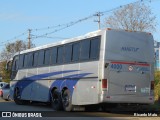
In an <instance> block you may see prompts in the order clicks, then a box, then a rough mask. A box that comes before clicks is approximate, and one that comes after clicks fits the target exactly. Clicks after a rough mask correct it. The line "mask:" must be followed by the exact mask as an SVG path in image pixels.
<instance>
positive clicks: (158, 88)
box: [154, 71, 160, 100]
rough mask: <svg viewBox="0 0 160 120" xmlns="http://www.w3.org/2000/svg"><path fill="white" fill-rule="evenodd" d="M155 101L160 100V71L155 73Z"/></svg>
mask: <svg viewBox="0 0 160 120" xmlns="http://www.w3.org/2000/svg"><path fill="white" fill-rule="evenodd" d="M154 80H155V82H154V83H155V91H154V93H155V100H158V99H160V71H155V78H154Z"/></svg>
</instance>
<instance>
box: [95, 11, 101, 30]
mask: <svg viewBox="0 0 160 120" xmlns="http://www.w3.org/2000/svg"><path fill="white" fill-rule="evenodd" d="M102 15H103V13H101V12H97V13H96V14H95V15H94V16H97V17H98V20H96V21H95V22H98V29H99V30H100V29H101V16H102Z"/></svg>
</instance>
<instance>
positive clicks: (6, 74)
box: [0, 61, 10, 82]
mask: <svg viewBox="0 0 160 120" xmlns="http://www.w3.org/2000/svg"><path fill="white" fill-rule="evenodd" d="M6 63H7V61H3V62H0V75H1V77H2V79H3V82H9V80H10V71H7V70H6V69H5V66H6Z"/></svg>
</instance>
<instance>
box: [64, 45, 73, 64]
mask: <svg viewBox="0 0 160 120" xmlns="http://www.w3.org/2000/svg"><path fill="white" fill-rule="evenodd" d="M64 53H65V54H64V63H70V62H71V57H72V44H67V45H65V47H64Z"/></svg>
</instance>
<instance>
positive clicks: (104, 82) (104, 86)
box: [102, 79, 107, 89]
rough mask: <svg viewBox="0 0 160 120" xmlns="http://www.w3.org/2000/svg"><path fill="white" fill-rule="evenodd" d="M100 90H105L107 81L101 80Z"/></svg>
mask: <svg viewBox="0 0 160 120" xmlns="http://www.w3.org/2000/svg"><path fill="white" fill-rule="evenodd" d="M102 88H103V89H107V79H102Z"/></svg>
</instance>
